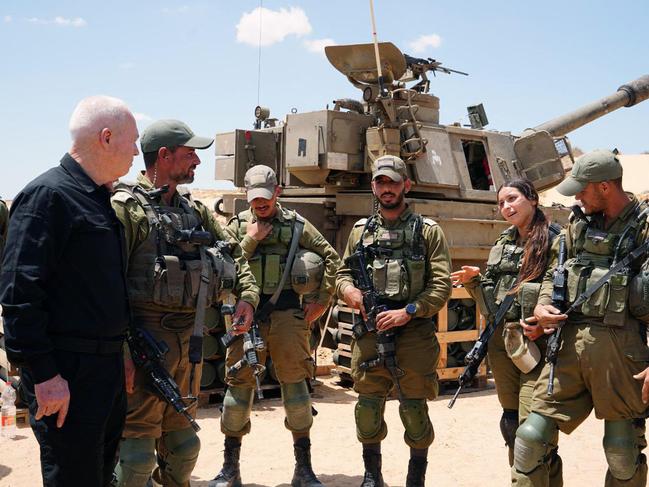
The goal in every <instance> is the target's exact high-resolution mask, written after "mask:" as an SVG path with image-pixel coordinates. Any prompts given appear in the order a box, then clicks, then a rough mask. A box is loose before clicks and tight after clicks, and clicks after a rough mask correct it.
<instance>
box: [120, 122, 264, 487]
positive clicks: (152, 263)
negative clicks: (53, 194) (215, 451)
mask: <svg viewBox="0 0 649 487" xmlns="http://www.w3.org/2000/svg"><path fill="white" fill-rule="evenodd" d="M141 144H142V153H143V154H144V163H145V167H146V170H145V171H143V172H142V173H141V174H140V175H139V176H138V178H137V182H136V183H135V184H134V185H130V184H119V185H118V186H117V188H116V192H115V194H114V196H113V198H112V203H113V208H114V209H115V212H116V213H117V217H118V218H119V220H120V221H121V222H122V224H123V226H124V231H125V236H126V248H127V254H128V257H129V259H128V271H127V283H128V290H129V300H130V303H131V310H132V315H133V323H132V326H133V327H138V328H144V329H145V330H147V331H148V332H149V333H150V334H151V335H152V336H153V338H154V339H155V340H156V341H164V342H165V343H166V344H167V346H168V348H169V351H168V352H167V354H166V356H165V359H164V363H165V368H166V369H167V371H168V372H169V374H170V375H171V376H172V378H173V379H174V381H175V382H176V383H177V384H178V387H179V388H180V391H181V394H182V395H183V396H188V395H192V396H194V397H196V396H197V395H198V392H199V389H200V372H201V364H200V363H194V364H192V363H190V360H189V357H188V351H189V347H190V345H189V344H190V338H191V337H192V335H196V336H200V335H202V327H203V321H204V317H205V309H206V308H207V307H209V306H210V305H211V304H214V303H216V302H218V301H220V300H221V299H222V298H223V296H224V295H226V294H228V293H230V292H234V293H235V294H236V295H237V296H238V297H239V302H238V304H237V308H236V312H235V318H239V317H241V319H243V320H245V322H247V323H250V321H251V320H252V315H253V311H254V308H255V307H256V305H257V303H258V300H259V288H258V287H257V286H256V284H255V280H254V277H253V275H252V273H251V272H250V268H249V267H248V264H247V263H246V261H245V259H243V257H242V253H241V248H240V247H239V245H238V243H236V241H234V240H233V239H229V238H228V237H227V236H226V234H225V233H224V231H223V230H222V229H221V228H220V226H219V224H218V223H217V222H216V220H215V219H214V217H213V215H212V214H211V212H210V211H209V210H208V209H207V208H206V207H205V206H203V205H202V204H201V203H200V202H198V201H194V200H192V198H191V196H190V195H189V192H188V191H187V190H185V189H183V188H182V187H178V185H179V184H183V183H191V182H192V181H193V180H194V170H195V169H196V166H197V165H198V164H200V159H199V158H198V155H197V154H196V149H206V148H207V147H209V146H210V145H212V139H208V138H205V137H198V136H196V135H194V133H193V132H192V131H191V129H190V128H189V127H188V126H187V125H185V124H184V123H182V122H180V121H177V120H159V121H156V122H154V123H152V124H151V125H149V126H148V127H147V129H146V130H145V131H144V133H143V134H142V137H141ZM197 231H198V232H207V234H206V233H203V234H202V235H203V238H202V239H201V240H200V241H196V236H197V235H198V234H197V233H196V232H197ZM206 235H207V236H209V237H213V238H214V239H215V240H216V241H228V240H230V243H231V246H230V251H229V252H228V251H227V250H222V249H219V250H217V249H218V247H215V246H214V245H213V243H209V244H208V243H207V242H206V241H205V240H206V237H205V236H206ZM208 240H209V239H208ZM234 259H236V260H237V261H238V262H237V263H238V266H239V273H238V275H237V274H236V266H235V261H234ZM125 364H126V370H127V381H126V387H127V392H129V393H130V394H129V397H128V413H127V418H126V426H125V428H124V433H123V437H124V439H123V441H122V443H121V445H120V458H119V464H118V465H117V468H116V471H115V474H116V482H117V483H116V485H117V486H120V487H143V486H144V485H145V484H146V483H147V481H148V479H149V477H150V476H151V473H152V471H153V469H154V467H155V465H156V450H157V453H158V465H159V468H157V469H156V471H155V472H154V473H153V476H152V478H153V479H154V480H155V481H157V482H160V483H162V484H163V485H166V486H183V487H184V486H188V485H189V479H190V475H191V472H192V470H193V468H194V465H195V463H196V460H197V459H198V452H199V449H200V441H199V438H198V436H197V435H196V433H195V432H194V430H193V429H192V428H191V427H190V425H189V424H188V422H187V420H186V419H185V417H183V416H182V415H180V414H178V413H176V411H175V410H174V409H173V407H171V406H170V405H169V404H167V403H166V402H165V401H164V400H163V399H162V398H161V397H160V396H159V395H157V394H156V393H155V392H153V390H152V387H151V384H150V383H149V381H150V379H149V377H148V375H147V374H146V373H145V372H144V371H143V370H135V371H134V368H133V363H132V361H131V360H130V356H125ZM133 374H134V375H133ZM195 411H196V404H194V405H192V407H191V408H190V409H189V413H190V414H191V415H192V416H194V415H195Z"/></svg>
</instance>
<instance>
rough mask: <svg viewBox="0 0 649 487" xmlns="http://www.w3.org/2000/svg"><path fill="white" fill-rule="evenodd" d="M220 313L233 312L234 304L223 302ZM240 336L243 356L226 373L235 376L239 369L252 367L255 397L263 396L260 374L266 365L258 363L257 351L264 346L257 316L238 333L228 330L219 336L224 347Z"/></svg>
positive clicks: (229, 313) (260, 397)
mask: <svg viewBox="0 0 649 487" xmlns="http://www.w3.org/2000/svg"><path fill="white" fill-rule="evenodd" d="M221 313H223V314H224V315H232V314H233V313H234V306H233V305H229V304H224V305H223V306H222V307H221ZM238 338H241V339H242V340H243V357H242V358H241V360H239V361H238V362H237V363H236V364H234V365H233V366H232V367H230V368H229V369H228V374H231V375H233V376H236V375H237V374H238V373H239V372H240V371H241V369H243V368H244V367H246V366H247V367H250V368H251V369H252V375H253V376H254V378H255V390H256V391H257V397H258V398H259V399H263V398H264V391H262V389H261V379H260V376H261V374H263V373H264V371H265V370H266V367H265V366H264V365H263V364H261V363H259V357H258V356H257V352H260V351H262V350H263V349H264V348H266V345H265V344H264V340H263V339H262V338H261V333H260V332H259V322H258V319H257V317H256V316H255V318H254V319H253V320H252V325H250V329H249V330H248V331H246V332H244V333H241V334H239V335H235V334H234V332H233V331H232V330H230V331H228V332H227V333H226V334H225V335H223V336H222V337H221V343H223V346H225V348H229V347H230V345H232V343H234V341H235V340H237V339H238Z"/></svg>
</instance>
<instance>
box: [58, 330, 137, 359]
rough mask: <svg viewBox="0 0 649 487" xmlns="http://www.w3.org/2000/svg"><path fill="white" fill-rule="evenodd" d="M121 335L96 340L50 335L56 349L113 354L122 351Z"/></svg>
mask: <svg viewBox="0 0 649 487" xmlns="http://www.w3.org/2000/svg"><path fill="white" fill-rule="evenodd" d="M124 338H125V337H123V336H119V337H114V338H106V339H104V340H98V339H97V340H96V339H93V338H80V337H68V336H61V335H55V336H53V337H51V340H52V342H53V343H54V348H55V349H56V350H62V351H64V352H77V353H90V354H95V355H113V354H117V353H121V352H122V348H123V345H124Z"/></svg>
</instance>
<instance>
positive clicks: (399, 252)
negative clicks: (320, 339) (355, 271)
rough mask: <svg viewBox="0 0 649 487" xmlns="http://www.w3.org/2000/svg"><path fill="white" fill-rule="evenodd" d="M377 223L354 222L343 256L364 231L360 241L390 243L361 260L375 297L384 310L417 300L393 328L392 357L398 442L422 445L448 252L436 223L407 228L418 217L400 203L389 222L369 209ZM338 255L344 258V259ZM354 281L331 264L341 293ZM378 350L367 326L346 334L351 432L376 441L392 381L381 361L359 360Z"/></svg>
mask: <svg viewBox="0 0 649 487" xmlns="http://www.w3.org/2000/svg"><path fill="white" fill-rule="evenodd" d="M373 218H375V219H376V222H377V225H376V228H375V230H374V231H373V232H372V233H370V232H369V231H367V232H365V224H366V220H365V219H363V220H360V221H359V222H357V223H356V225H355V226H354V228H353V229H352V231H351V234H350V235H349V240H348V241H347V247H346V248H345V254H344V258H347V257H348V256H349V255H350V254H352V253H353V252H354V251H355V250H356V247H357V245H358V242H359V240H360V239H361V238H363V241H364V244H365V245H372V244H377V245H378V246H379V247H380V248H384V249H390V250H391V252H392V254H391V256H390V257H387V258H386V257H378V258H376V259H374V260H371V259H369V258H368V259H366V260H367V262H368V267H369V269H368V271H369V272H370V275H371V276H372V279H373V282H374V286H375V289H376V291H378V292H379V294H380V296H381V303H380V304H385V305H386V306H388V308H390V309H398V308H403V307H405V306H406V304H408V303H414V304H415V305H416V313H415V316H414V317H413V318H412V319H411V320H410V321H409V322H408V323H407V324H406V325H405V326H403V327H399V328H397V329H395V331H397V338H396V358H397V363H398V366H399V368H401V369H402V370H403V371H404V372H405V375H404V376H403V377H401V378H400V386H401V390H402V393H403V397H404V400H403V401H401V404H400V413H401V418H402V422H403V423H404V426H405V429H406V432H405V435H404V439H405V442H406V443H407V444H408V445H409V446H411V447H412V448H427V447H428V446H429V445H431V444H432V442H433V439H434V432H433V426H432V424H431V422H430V419H429V417H428V406H427V405H426V400H427V399H428V400H432V399H435V397H437V394H438V382H437V370H436V369H437V361H438V359H439V343H438V342H437V338H436V336H435V325H434V323H433V320H432V317H433V316H434V315H435V314H436V313H437V312H438V311H439V310H440V309H441V308H442V307H443V306H444V304H445V303H446V301H447V300H448V298H449V296H450V293H451V280H450V254H449V250H448V247H447V244H446V238H445V237H444V234H443V233H442V230H441V228H440V227H439V226H438V225H437V224H436V223H435V222H434V221H433V220H431V219H429V218H424V219H423V226H422V230H421V232H422V235H420V236H421V237H423V238H421V239H419V237H417V236H415V235H414V232H413V228H414V223H415V221H416V220H417V219H420V218H421V216H419V215H417V214H415V213H413V212H412V211H411V210H410V208H406V209H405V210H404V212H403V213H402V214H401V215H400V216H399V218H398V219H397V220H396V221H393V222H392V221H387V220H384V219H383V217H382V216H381V215H380V214H379V215H376V216H374V217H373ZM418 240H419V241H422V243H423V249H422V252H421V253H422V256H423V258H422V259H421V260H420V259H417V260H413V259H412V257H413V253H415V252H416V253H419V251H417V250H416V249H415V248H414V247H416V242H417V241H418ZM343 260H344V259H343ZM353 284H354V280H353V277H352V273H351V270H350V269H349V268H348V267H347V266H346V265H344V264H343V266H341V268H340V269H339V270H338V274H337V281H336V293H337V295H338V297H339V298H341V299H342V297H343V293H344V290H345V288H347V287H348V286H351V285H353ZM376 357H377V352H376V334H375V333H366V334H365V335H363V336H362V337H361V338H359V339H355V340H353V341H352V365H351V366H352V376H353V378H354V390H355V391H356V392H358V394H359V397H358V403H357V405H356V414H355V417H356V432H357V436H358V439H359V441H360V442H362V443H378V442H380V441H381V440H383V438H385V436H386V434H387V425H386V424H385V421H384V420H383V410H384V407H385V400H386V398H387V396H388V395H389V394H390V391H391V390H392V388H393V387H394V384H393V379H392V376H391V375H390V372H389V370H388V369H387V368H385V367H384V366H378V367H373V368H369V369H365V370H363V368H361V367H360V365H361V364H362V363H364V362H367V361H369V360H372V359H375V358H376Z"/></svg>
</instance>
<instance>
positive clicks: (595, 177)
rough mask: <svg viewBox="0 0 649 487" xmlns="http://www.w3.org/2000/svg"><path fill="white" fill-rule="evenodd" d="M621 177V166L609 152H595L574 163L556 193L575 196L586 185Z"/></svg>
mask: <svg viewBox="0 0 649 487" xmlns="http://www.w3.org/2000/svg"><path fill="white" fill-rule="evenodd" d="M621 177H622V165H621V164H620V161H619V159H618V158H617V156H616V155H615V154H614V153H612V152H611V151H609V150H595V151H592V152H589V153H587V154H584V155H583V156H581V157H580V158H578V159H577V160H576V161H575V165H574V166H573V167H572V172H571V173H570V176H568V177H567V178H566V179H564V180H563V182H562V183H561V184H559V186H557V191H558V192H559V193H561V194H562V195H564V196H575V195H576V194H577V193H579V192H580V191H583V190H584V188H585V187H586V185H587V184H588V183H599V182H601V181H610V180H612V179H618V178H621Z"/></svg>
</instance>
